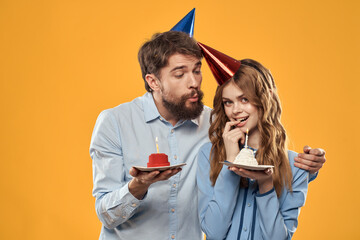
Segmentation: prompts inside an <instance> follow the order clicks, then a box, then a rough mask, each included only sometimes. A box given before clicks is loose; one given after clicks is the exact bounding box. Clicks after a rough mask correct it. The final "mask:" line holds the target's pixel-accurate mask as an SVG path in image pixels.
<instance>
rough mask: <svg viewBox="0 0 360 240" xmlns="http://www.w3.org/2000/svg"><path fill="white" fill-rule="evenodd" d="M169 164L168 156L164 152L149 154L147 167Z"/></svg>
mask: <svg viewBox="0 0 360 240" xmlns="http://www.w3.org/2000/svg"><path fill="white" fill-rule="evenodd" d="M166 166H170V163H169V161H168V156H167V155H166V154H165V153H153V154H151V155H150V156H149V162H148V163H147V167H166Z"/></svg>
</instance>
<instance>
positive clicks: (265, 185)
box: [229, 167, 274, 194]
mask: <svg viewBox="0 0 360 240" xmlns="http://www.w3.org/2000/svg"><path fill="white" fill-rule="evenodd" d="M229 170H231V171H233V172H234V173H236V174H237V175H239V176H241V177H246V178H250V179H255V180H256V181H257V182H258V184H259V192H260V194H262V193H266V192H268V191H270V190H271V189H272V188H273V187H274V184H273V179H272V174H273V169H272V168H268V169H265V170H263V171H252V170H246V169H244V168H237V167H229Z"/></svg>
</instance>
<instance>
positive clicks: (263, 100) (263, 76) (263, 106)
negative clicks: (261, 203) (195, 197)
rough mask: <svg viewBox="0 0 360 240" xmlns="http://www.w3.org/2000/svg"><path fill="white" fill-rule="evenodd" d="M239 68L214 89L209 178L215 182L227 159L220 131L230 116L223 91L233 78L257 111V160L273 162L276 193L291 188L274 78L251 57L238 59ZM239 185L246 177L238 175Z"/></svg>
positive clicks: (285, 142)
mask: <svg viewBox="0 0 360 240" xmlns="http://www.w3.org/2000/svg"><path fill="white" fill-rule="evenodd" d="M240 62H241V65H240V68H239V70H238V71H237V72H236V73H235V75H234V76H233V77H232V79H230V80H229V81H228V82H226V83H224V84H223V85H221V86H219V87H218V88H217V89H216V93H215V97H214V103H213V110H212V112H211V118H210V123H211V125H210V128H209V138H210V141H211V143H212V148H211V153H210V159H211V161H210V166H211V168H210V180H211V182H212V184H213V185H215V182H216V179H217V177H218V175H219V173H220V171H221V168H222V164H220V163H219V162H221V161H225V160H226V152H225V147H224V141H223V138H222V134H223V131H224V127H225V124H226V122H227V121H229V119H228V118H227V116H226V115H225V110H224V106H223V102H222V92H223V89H224V87H225V86H226V85H227V84H229V82H234V83H235V84H236V85H237V86H238V87H239V88H240V89H241V90H242V91H243V92H244V93H245V95H246V97H247V98H248V99H249V101H250V103H251V104H253V105H254V106H255V107H256V108H257V110H258V114H259V122H258V124H257V128H258V130H259V132H260V146H259V149H258V150H257V153H256V159H257V161H258V162H259V164H265V165H273V166H274V173H273V175H272V176H273V182H274V186H275V190H276V193H277V195H278V196H280V194H281V191H282V189H283V188H284V187H285V186H286V187H287V188H288V189H289V190H290V191H292V187H291V182H292V173H291V168H290V163H289V160H288V155H287V138H286V131H285V128H284V127H283V125H282V124H281V121H280V118H281V112H282V110H281V104H280V99H279V96H278V94H277V90H276V86H275V82H274V80H273V77H272V75H271V73H270V71H269V70H268V69H266V68H265V67H264V66H262V65H261V64H260V63H259V62H257V61H255V60H251V59H244V60H241V61H240ZM241 179H242V181H241V186H242V187H247V180H246V179H245V178H241Z"/></svg>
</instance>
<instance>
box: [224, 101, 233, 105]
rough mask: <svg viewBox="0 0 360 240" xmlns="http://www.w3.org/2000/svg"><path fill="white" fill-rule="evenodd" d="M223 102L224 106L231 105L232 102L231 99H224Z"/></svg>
mask: <svg viewBox="0 0 360 240" xmlns="http://www.w3.org/2000/svg"><path fill="white" fill-rule="evenodd" d="M223 104H224V106H230V104H231V102H230V101H224V102H223Z"/></svg>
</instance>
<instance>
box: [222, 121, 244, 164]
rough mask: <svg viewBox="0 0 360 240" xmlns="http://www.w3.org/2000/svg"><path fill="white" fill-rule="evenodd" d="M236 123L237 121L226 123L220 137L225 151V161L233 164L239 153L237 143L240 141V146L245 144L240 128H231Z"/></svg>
mask: <svg viewBox="0 0 360 240" xmlns="http://www.w3.org/2000/svg"><path fill="white" fill-rule="evenodd" d="M238 123H239V121H230V122H227V123H226V124H225V128H224V132H223V135H222V137H223V140H224V145H225V151H226V160H227V161H229V162H233V161H234V160H235V157H236V156H237V155H238V153H239V151H240V149H239V141H241V143H242V144H244V142H245V133H243V132H242V131H241V130H240V128H236V127H235V128H232V127H233V126H235V125H236V124H238Z"/></svg>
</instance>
